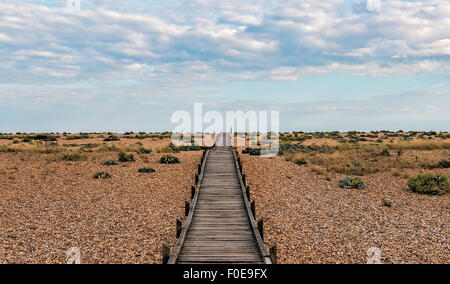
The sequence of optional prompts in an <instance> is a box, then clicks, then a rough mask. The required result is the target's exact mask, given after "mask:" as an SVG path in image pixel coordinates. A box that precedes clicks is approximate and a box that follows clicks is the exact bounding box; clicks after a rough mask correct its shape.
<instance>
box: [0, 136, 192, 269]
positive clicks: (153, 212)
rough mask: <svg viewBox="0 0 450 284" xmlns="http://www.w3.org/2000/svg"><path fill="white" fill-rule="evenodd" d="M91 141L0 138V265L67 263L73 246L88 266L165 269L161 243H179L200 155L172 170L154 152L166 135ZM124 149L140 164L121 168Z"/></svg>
mask: <svg viewBox="0 0 450 284" xmlns="http://www.w3.org/2000/svg"><path fill="white" fill-rule="evenodd" d="M155 135H157V134H155ZM90 136H91V138H83V139H76V140H67V139H65V138H64V137H62V136H61V137H60V138H57V140H56V141H43V140H39V139H38V140H36V139H32V140H30V141H22V140H23V138H18V137H25V135H13V136H9V137H14V138H13V139H8V140H6V139H1V140H0V142H2V143H1V145H2V146H0V224H1V230H0V240H1V242H0V263H65V262H66V260H67V256H66V251H67V250H68V249H69V248H71V247H79V248H80V249H81V258H82V259H81V260H82V262H83V263H160V262H161V245H162V243H167V244H169V245H171V246H173V245H174V244H175V241H176V238H175V219H176V218H179V219H182V218H183V216H184V206H183V204H184V203H183V202H184V201H185V200H188V199H189V193H190V186H191V185H192V184H193V182H194V175H195V171H196V169H197V164H198V162H199V160H200V157H201V152H200V151H181V152H179V153H173V154H172V155H174V156H176V157H178V158H179V160H180V163H179V164H173V165H167V164H161V163H160V158H161V157H162V156H163V154H160V153H156V149H157V148H158V147H162V148H164V147H167V145H169V143H170V140H169V139H168V137H167V136H166V137H161V138H131V137H130V138H124V137H123V135H115V136H118V137H120V138H119V139H120V141H117V140H115V141H104V139H105V138H103V137H109V135H102V134H90ZM102 136H103V137H102ZM133 136H136V135H133ZM14 141H20V142H14ZM68 145H69V146H68ZM142 149H146V150H153V151H152V152H151V153H150V154H148V151H142ZM121 151H123V152H125V153H126V155H133V157H134V159H135V161H134V162H133V161H130V162H118V160H119V153H120V152H121ZM106 161H113V162H114V163H110V164H111V165H109V166H108V165H104V163H105V162H106ZM150 168H151V169H154V170H155V171H154V172H152V171H151V170H150ZM96 173H99V174H100V173H102V174H100V175H98V179H95V178H94V174H96ZM106 174H109V175H110V178H107V177H108V176H107V175H106Z"/></svg>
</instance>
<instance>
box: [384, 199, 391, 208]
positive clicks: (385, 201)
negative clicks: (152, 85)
mask: <svg viewBox="0 0 450 284" xmlns="http://www.w3.org/2000/svg"><path fill="white" fill-rule="evenodd" d="M381 204H382V205H383V206H386V207H389V208H391V207H392V202H391V201H390V200H387V199H386V198H383V199H382V200H381Z"/></svg>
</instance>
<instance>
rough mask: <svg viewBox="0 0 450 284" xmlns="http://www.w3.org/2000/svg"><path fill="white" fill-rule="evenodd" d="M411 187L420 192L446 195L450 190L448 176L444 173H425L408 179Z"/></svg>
mask: <svg viewBox="0 0 450 284" xmlns="http://www.w3.org/2000/svg"><path fill="white" fill-rule="evenodd" d="M408 186H409V188H410V189H411V190H412V191H413V192H416V193H419V194H430V195H444V194H446V193H448V192H450V187H449V183H448V180H447V177H446V176H445V175H442V174H438V175H435V176H434V175H432V174H423V175H416V176H413V177H411V178H410V179H409V180H408Z"/></svg>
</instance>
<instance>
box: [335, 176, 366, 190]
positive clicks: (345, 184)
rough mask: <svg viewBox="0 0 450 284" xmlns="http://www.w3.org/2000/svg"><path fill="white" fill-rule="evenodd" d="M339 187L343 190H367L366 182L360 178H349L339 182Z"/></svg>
mask: <svg viewBox="0 0 450 284" xmlns="http://www.w3.org/2000/svg"><path fill="white" fill-rule="evenodd" d="M339 186H340V187H341V188H345V189H359V190H361V189H364V188H366V185H365V184H364V182H363V181H362V180H361V179H360V178H358V177H355V178H349V177H347V178H344V179H341V180H340V181H339Z"/></svg>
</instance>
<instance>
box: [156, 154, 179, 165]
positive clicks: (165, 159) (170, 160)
mask: <svg viewBox="0 0 450 284" xmlns="http://www.w3.org/2000/svg"><path fill="white" fill-rule="evenodd" d="M159 162H160V163H161V164H178V163H180V160H179V159H178V158H177V157H175V156H171V155H164V156H162V157H161V160H159Z"/></svg>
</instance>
